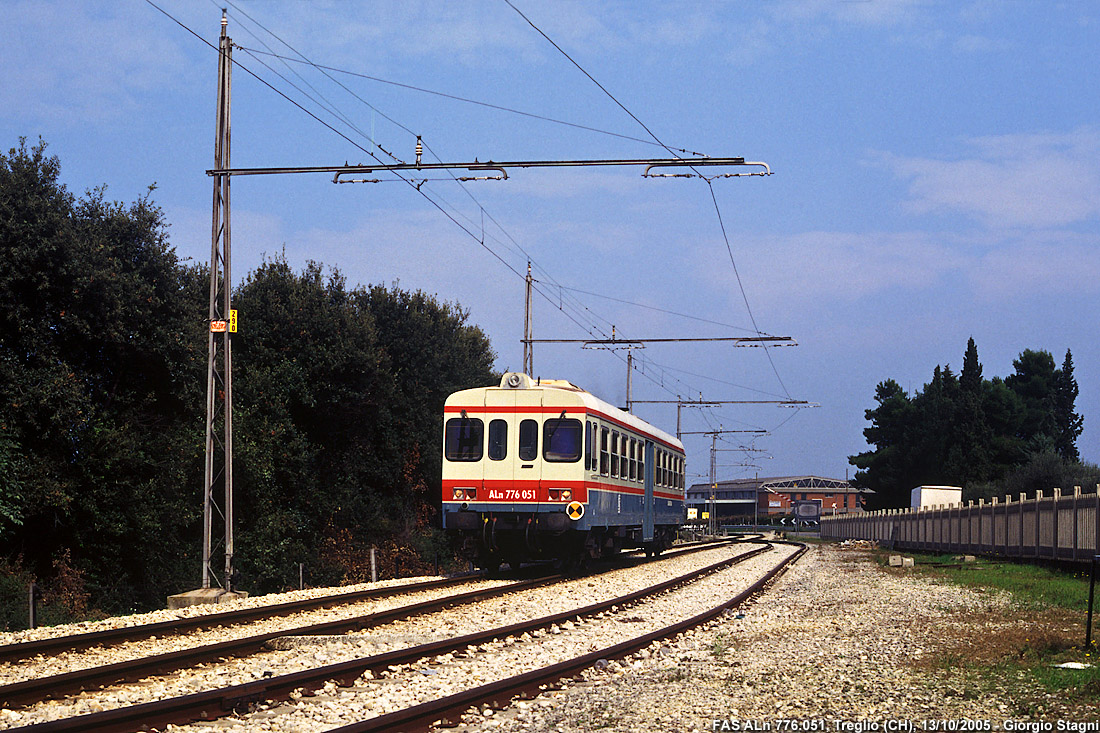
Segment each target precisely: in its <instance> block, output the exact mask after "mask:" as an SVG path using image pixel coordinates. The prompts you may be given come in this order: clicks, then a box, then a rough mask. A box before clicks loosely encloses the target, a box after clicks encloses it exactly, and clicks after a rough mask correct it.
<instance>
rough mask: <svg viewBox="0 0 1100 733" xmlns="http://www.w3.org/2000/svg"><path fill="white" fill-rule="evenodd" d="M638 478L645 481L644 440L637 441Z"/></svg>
mask: <svg viewBox="0 0 1100 733" xmlns="http://www.w3.org/2000/svg"><path fill="white" fill-rule="evenodd" d="M638 480H639V481H641V482H643V483H644V482H645V441H640V442H639V443H638Z"/></svg>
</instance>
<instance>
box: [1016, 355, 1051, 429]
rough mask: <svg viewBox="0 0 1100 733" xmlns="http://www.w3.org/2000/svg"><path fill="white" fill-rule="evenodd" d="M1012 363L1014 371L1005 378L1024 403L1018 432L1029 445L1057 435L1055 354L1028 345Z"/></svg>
mask: <svg viewBox="0 0 1100 733" xmlns="http://www.w3.org/2000/svg"><path fill="white" fill-rule="evenodd" d="M1012 366H1013V367H1014V368H1015V369H1016V372H1015V373H1014V374H1010V375H1009V376H1008V377H1006V378H1005V385H1006V386H1007V387H1008V388H1009V389H1011V390H1012V391H1013V392H1015V393H1016V395H1017V396H1018V397H1019V398H1020V400H1021V402H1022V403H1023V419H1022V421H1021V423H1020V428H1019V433H1018V436H1019V437H1020V439H1021V440H1023V441H1024V443H1025V444H1026V445H1028V446H1032V447H1033V446H1035V445H1037V444H1038V443H1040V442H1043V440H1044V439H1045V440H1047V441H1049V440H1051V439H1053V437H1054V433H1055V425H1054V389H1055V382H1056V374H1055V369H1054V357H1053V356H1051V355H1050V352H1048V351H1033V350H1031V349H1024V351H1023V352H1021V353H1020V356H1019V358H1018V359H1014V360H1013V362H1012Z"/></svg>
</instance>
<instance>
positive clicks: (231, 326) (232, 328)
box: [229, 310, 237, 333]
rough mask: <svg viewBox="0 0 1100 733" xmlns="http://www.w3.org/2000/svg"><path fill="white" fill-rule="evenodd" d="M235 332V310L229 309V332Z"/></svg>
mask: <svg viewBox="0 0 1100 733" xmlns="http://www.w3.org/2000/svg"><path fill="white" fill-rule="evenodd" d="M236 332H237V311H236V310H230V311H229V333H236Z"/></svg>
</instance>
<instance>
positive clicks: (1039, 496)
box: [1035, 489, 1043, 557]
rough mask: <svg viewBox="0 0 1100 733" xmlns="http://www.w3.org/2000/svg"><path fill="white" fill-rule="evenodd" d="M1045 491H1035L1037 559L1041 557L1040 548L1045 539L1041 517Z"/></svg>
mask: <svg viewBox="0 0 1100 733" xmlns="http://www.w3.org/2000/svg"><path fill="white" fill-rule="evenodd" d="M1042 501H1043V490H1042V489H1036V490H1035V557H1039V547H1040V546H1041V545H1040V543H1041V542H1042V539H1043V529H1042V528H1043V522H1042V517H1041V516H1040V513H1041V512H1040V510H1041V508H1042Z"/></svg>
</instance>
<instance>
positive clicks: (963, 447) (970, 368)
mask: <svg viewBox="0 0 1100 733" xmlns="http://www.w3.org/2000/svg"><path fill="white" fill-rule="evenodd" d="M983 396H984V395H983V389H982V365H981V362H979V361H978V346H977V344H975V343H974V339H973V338H970V339H969V340H968V341H967V344H966V355H965V356H964V357H963V368H962V373H961V374H960V375H959V394H958V400H957V402H956V404H955V429H954V435H953V440H952V441H951V444H950V445H949V447H948V451H947V456H946V460H945V462H946V467H947V474H948V475H949V476H956V477H957V479H956V480H957V481H958V483H959V484H960V485H962V486H966V485H968V484H971V483H973V482H975V481H983V480H986V479H988V478H989V476H990V473H991V470H992V467H991V461H990V444H991V441H992V433H991V431H990V429H989V423H988V422H987V420H986V417H985V405H984V404H983Z"/></svg>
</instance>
